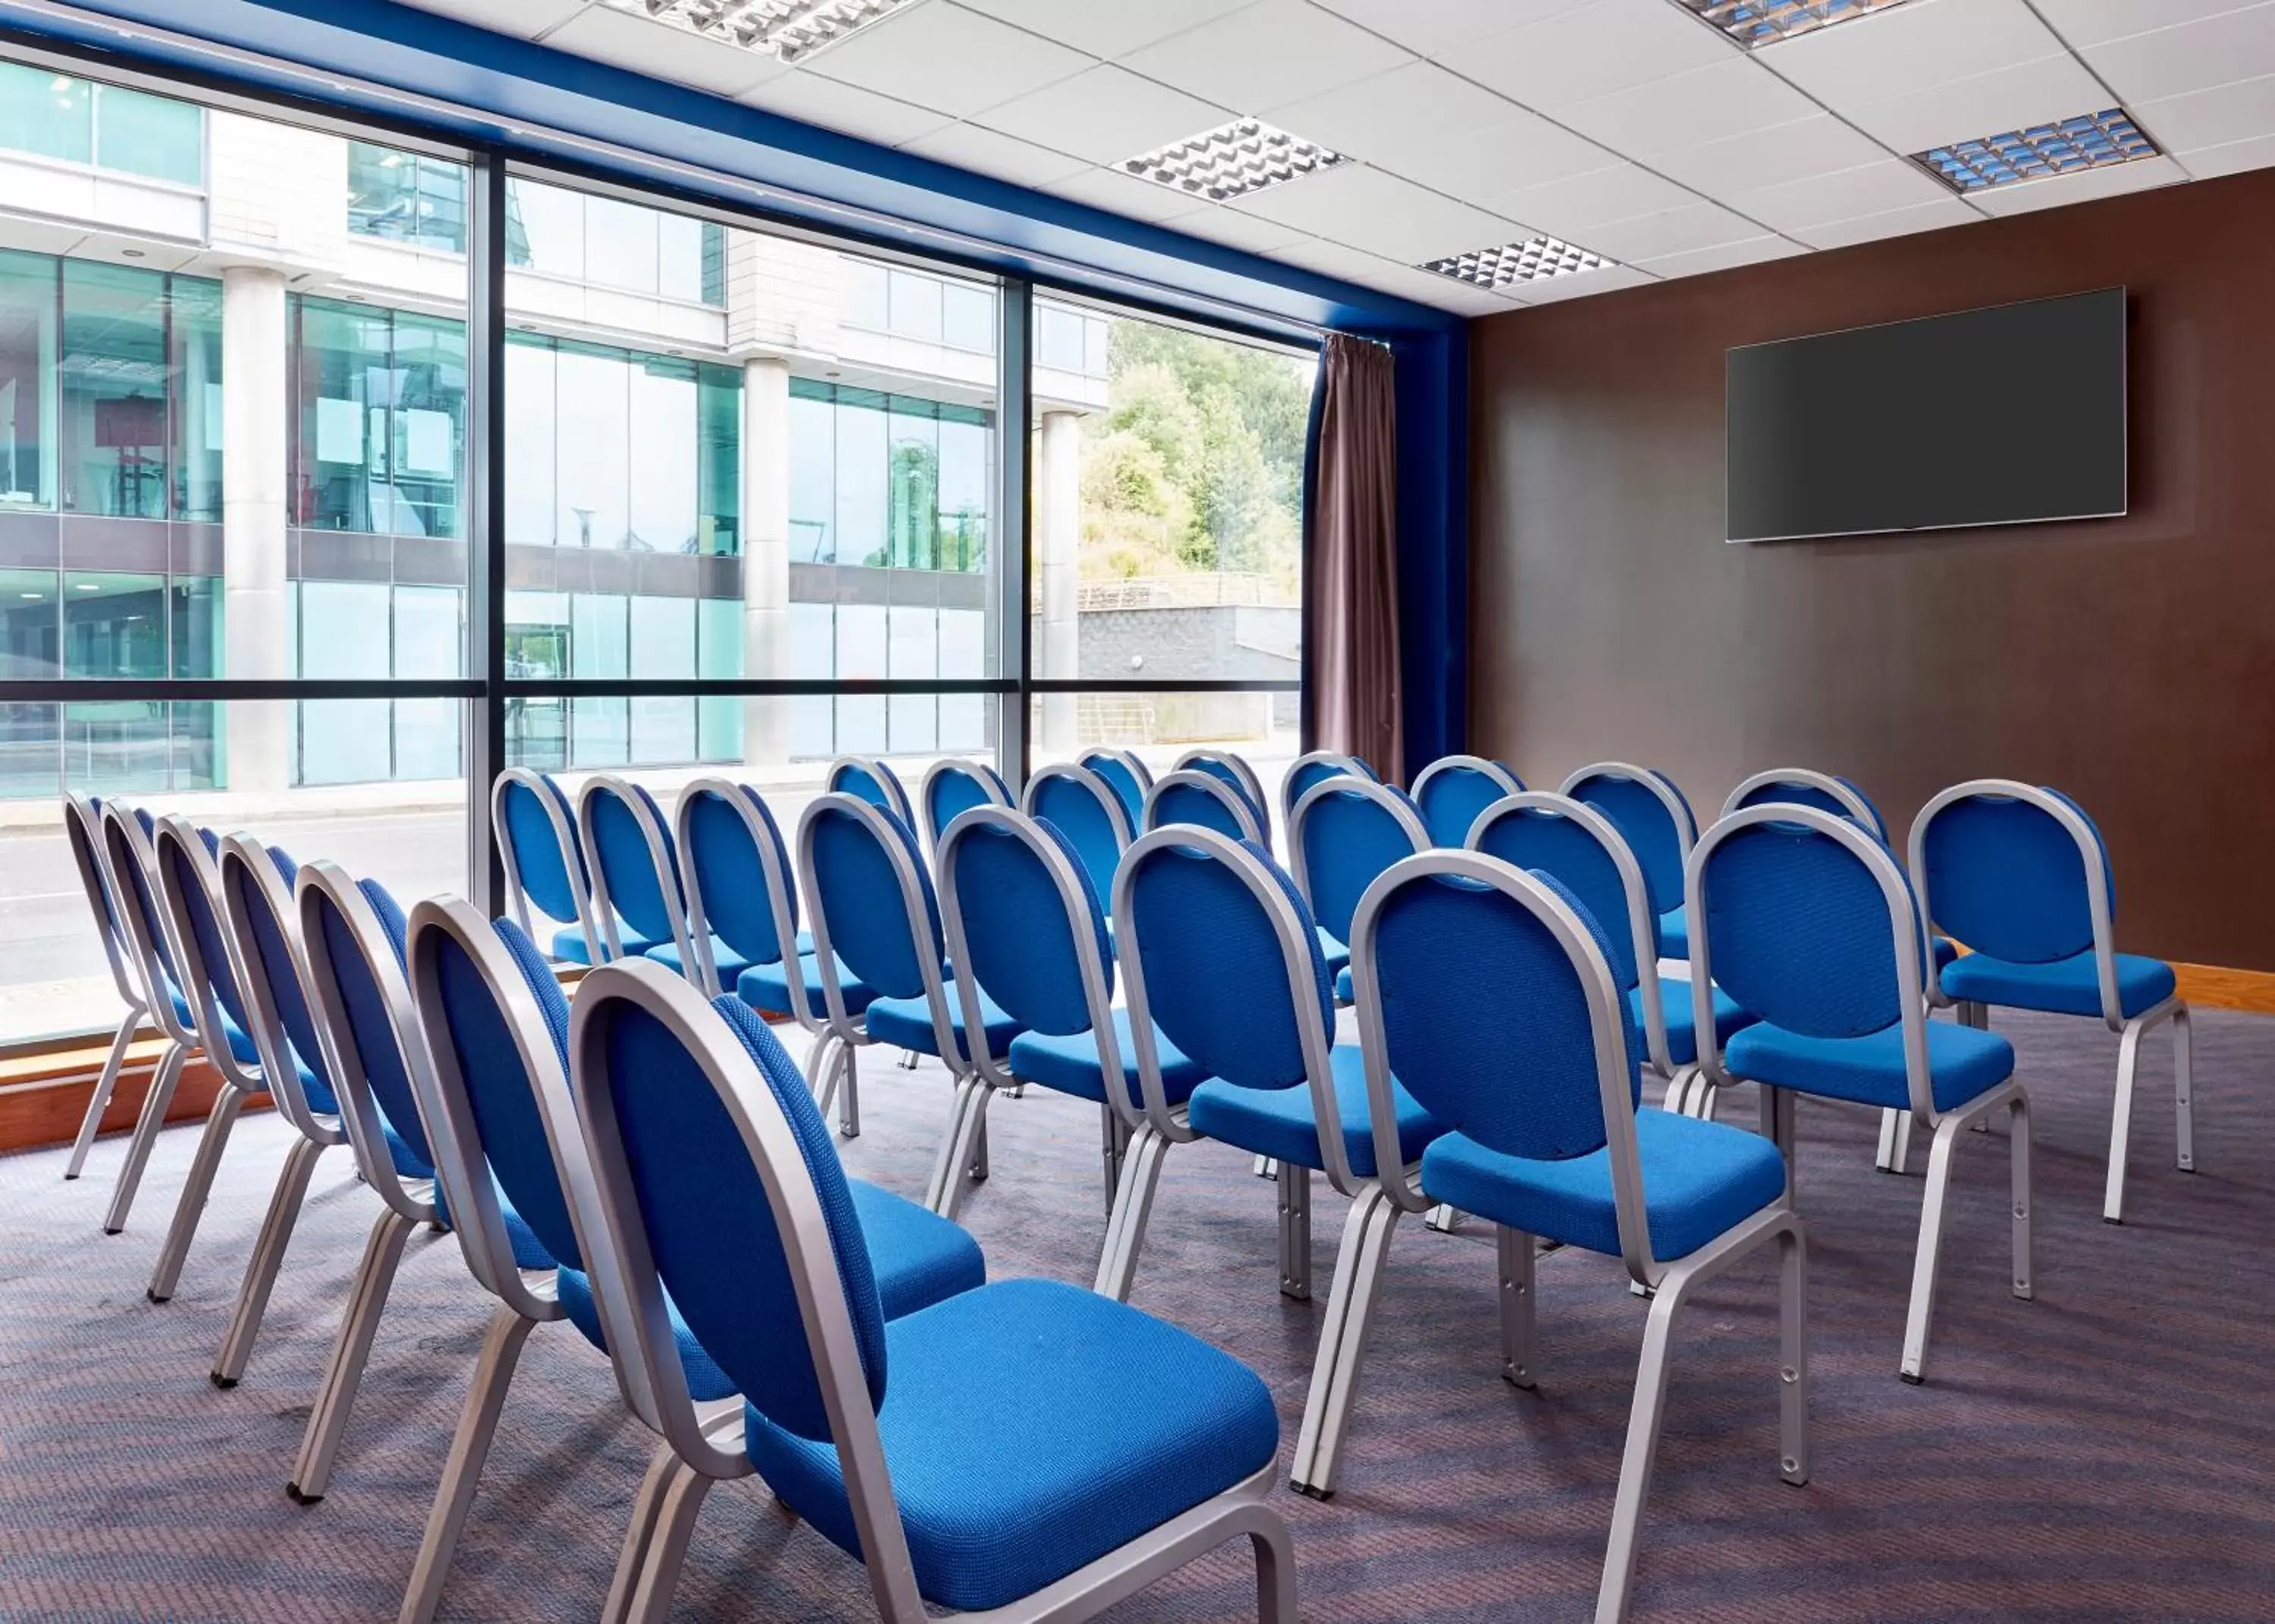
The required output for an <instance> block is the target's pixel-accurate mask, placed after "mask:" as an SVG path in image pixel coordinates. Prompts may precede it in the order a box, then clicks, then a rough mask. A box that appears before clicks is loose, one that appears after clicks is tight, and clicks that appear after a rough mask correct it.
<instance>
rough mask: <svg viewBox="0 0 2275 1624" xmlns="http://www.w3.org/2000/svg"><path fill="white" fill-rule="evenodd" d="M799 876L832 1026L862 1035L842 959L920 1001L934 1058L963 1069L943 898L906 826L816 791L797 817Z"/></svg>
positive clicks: (889, 994)
mask: <svg viewBox="0 0 2275 1624" xmlns="http://www.w3.org/2000/svg"><path fill="white" fill-rule="evenodd" d="M797 872H798V884H799V888H800V889H802V890H803V891H804V892H805V904H806V912H807V914H808V916H809V918H811V919H812V920H813V955H814V961H815V966H816V969H817V970H818V971H820V977H821V993H822V1002H823V1006H824V1008H826V1009H827V1011H828V1018H829V1024H830V1027H831V1029H832V1030H833V1031H835V1033H836V1034H837V1036H838V1037H840V1038H841V1039H843V1040H844V1041H846V1042H848V1043H864V1042H866V1041H867V1040H868V1039H867V1035H866V1033H865V1031H863V1030H862V1028H861V1026H860V1024H859V1023H858V1019H857V1018H856V1017H855V1016H852V1015H851V1014H850V1012H849V1011H848V1009H847V1008H846V1004H845V998H844V994H843V991H842V990H841V986H840V983H839V979H838V974H837V967H838V965H839V963H843V965H844V967H845V968H846V969H848V970H850V971H852V972H853V974H854V975H855V976H856V977H857V978H859V979H860V980H861V981H862V982H863V983H864V984H865V985H866V986H868V987H869V988H870V989H871V990H872V991H873V992H874V993H875V994H876V995H877V996H878V997H880V998H922V999H924V1000H925V1001H926V1003H927V1004H928V1005H929V1007H930V1008H931V1012H932V1017H933V1036H934V1038H935V1039H937V1040H938V1042H939V1045H940V1048H939V1054H940V1056H941V1060H942V1061H945V1062H946V1063H947V1064H948V1065H949V1069H951V1070H954V1071H956V1072H957V1073H958V1074H959V1075H961V1073H962V1072H963V1070H964V1051H963V1045H962V1044H961V1043H960V1042H958V1041H957V1038H956V1031H955V1029H954V1027H953V1025H952V1024H951V1023H950V1021H949V1012H948V990H947V980H946V978H945V977H944V976H943V975H942V974H941V963H942V961H943V960H944V959H945V957H946V956H947V949H946V947H945V945H944V939H943V938H942V936H941V925H940V903H939V900H938V898H937V896H936V895H934V893H933V883H932V872H931V871H930V870H929V869H928V868H927V867H926V865H925V861H924V857H923V854H922V853H920V852H919V851H918V850H917V837H916V835H914V834H913V833H912V832H911V830H910V828H909V826H908V825H907V824H905V823H903V822H902V821H901V820H900V819H898V818H896V817H895V816H894V815H893V814H892V813H891V812H888V811H886V810H885V809H884V808H883V807H881V806H879V805H877V804H874V803H873V802H870V801H865V800H863V799H861V798H860V797H858V796H852V795H845V794H830V795H825V796H821V797H817V798H816V799H814V800H813V801H812V802H809V803H808V804H807V805H806V809H805V814H804V815H803V816H802V817H801V818H799V820H798V825H797Z"/></svg>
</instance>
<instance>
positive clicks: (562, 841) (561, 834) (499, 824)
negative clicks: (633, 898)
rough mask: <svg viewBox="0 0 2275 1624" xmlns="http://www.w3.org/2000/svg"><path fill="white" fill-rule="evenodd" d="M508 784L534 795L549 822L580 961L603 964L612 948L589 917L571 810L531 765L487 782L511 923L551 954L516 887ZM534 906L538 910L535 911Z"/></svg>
mask: <svg viewBox="0 0 2275 1624" xmlns="http://www.w3.org/2000/svg"><path fill="white" fill-rule="evenodd" d="M509 785H518V786H519V787H520V788H522V789H526V790H528V791H529V792H530V793H531V794H533V795H534V796H535V797H537V804H539V805H540V806H541V807H543V808H544V809H545V820H546V821H547V822H548V823H549V824H551V825H552V826H553V839H554V842H555V844H556V849H557V850H559V852H560V854H561V867H562V872H563V873H564V874H566V875H567V876H568V878H569V896H570V900H571V902H572V903H574V904H575V905H576V909H577V917H576V918H573V919H571V920H570V921H569V923H570V924H571V925H575V926H576V927H577V928H578V930H579V931H580V932H582V933H584V937H585V957H586V963H591V964H601V963H607V962H608V958H609V957H610V956H612V949H611V948H610V945H609V941H608V938H607V937H606V936H604V934H603V933H602V931H601V927H600V925H598V924H597V923H596V921H595V920H594V918H593V896H592V892H591V889H590V888H589V887H588V885H587V883H586V872H585V859H584V855H583V850H584V849H583V847H582V846H581V845H580V844H579V836H578V831H577V827H576V825H575V824H574V823H572V822H571V818H572V817H573V815H574V813H573V812H572V811H571V810H569V809H564V808H563V806H562V804H561V802H560V800H559V798H558V797H556V795H555V794H554V792H553V788H552V786H551V785H549V784H548V783H547V782H546V779H545V774H542V773H540V772H539V771H537V770H536V769H535V768H534V767H507V768H505V769H503V771H502V772H500V773H499V774H498V775H497V778H496V780H495V782H493V783H492V784H491V785H490V828H491V830H492V831H493V832H494V834H495V837H496V840H497V849H498V857H499V860H500V861H501V862H503V864H504V865H505V894H506V897H507V899H508V901H509V903H510V904H511V906H512V908H513V922H514V923H515V924H516V925H519V926H521V932H522V934H523V935H525V936H526V937H528V938H529V939H530V940H532V941H533V942H536V943H537V947H538V950H539V951H540V952H541V953H544V954H545V955H546V956H547V957H548V958H549V957H551V956H552V953H551V950H550V947H549V942H548V940H546V939H540V937H539V935H538V933H537V932H536V931H535V930H534V929H533V928H532V927H531V925H530V923H529V910H530V903H529V893H528V892H527V891H525V890H524V889H523V888H522V883H521V857H520V853H519V852H518V850H516V849H515V847H514V842H513V828H512V826H511V825H510V823H508V822H507V820H506V815H505V797H506V789H507V787H508V786H509ZM540 912H542V910H540ZM544 917H545V918H548V919H549V918H552V917H553V916H552V915H550V914H546V915H545V916H544ZM548 937H549V933H548Z"/></svg>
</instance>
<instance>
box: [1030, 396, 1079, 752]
mask: <svg viewBox="0 0 2275 1624" xmlns="http://www.w3.org/2000/svg"><path fill="white" fill-rule="evenodd" d="M1081 558H1082V417H1081V414H1080V413H1078V412H1044V413H1043V433H1042V451H1041V457H1040V461H1039V465H1038V466H1037V469H1036V477H1035V568H1036V570H1038V571H1039V573H1040V575H1041V577H1042V585H1043V623H1042V626H1041V628H1040V630H1039V634H1038V636H1037V638H1036V639H1035V665H1034V670H1035V675H1036V676H1047V677H1059V678H1066V677H1074V676H1081V675H1082V651H1081V640H1080V639H1081V632H1080V628H1079V626H1078V625H1077V618H1076V616H1077V608H1076V602H1077V598H1076V588H1077V585H1080V579H1081V573H1082V563H1081ZM1042 708H1043V715H1042V727H1041V729H1040V731H1039V734H1038V736H1037V740H1036V742H1037V744H1039V745H1040V746H1041V748H1042V749H1044V750H1046V751H1049V752H1070V751H1072V750H1074V749H1076V748H1077V746H1079V745H1080V744H1082V743H1083V741H1082V740H1080V739H1077V737H1075V696H1074V695H1072V694H1070V693H1053V694H1045V695H1044V696H1043V707H1042Z"/></svg>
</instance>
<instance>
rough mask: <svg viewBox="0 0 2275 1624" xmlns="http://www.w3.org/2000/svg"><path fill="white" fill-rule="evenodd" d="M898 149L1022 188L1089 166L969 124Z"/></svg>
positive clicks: (1074, 159)
mask: <svg viewBox="0 0 2275 1624" xmlns="http://www.w3.org/2000/svg"><path fill="white" fill-rule="evenodd" d="M901 150H902V151H903V152H912V153H915V154H916V155H918V156H919V157H925V158H936V159H938V160H939V161H940V162H942V163H953V164H954V165H956V168H958V169H963V170H979V172H980V173H981V174H982V175H993V176H994V177H995V178H997V179H998V180H1009V181H1016V182H1017V184H1019V185H1023V186H1046V185H1049V184H1050V183H1051V182H1053V181H1054V180H1065V179H1068V178H1069V177H1072V176H1075V175H1079V174H1081V173H1082V172H1083V171H1084V170H1087V169H1089V168H1090V167H1091V166H1090V164H1089V163H1088V162H1085V160H1083V159H1081V158H1070V157H1069V156H1068V155H1066V154H1064V153H1062V152H1053V151H1052V150H1051V149H1050V148H1049V147H1038V146H1036V145H1035V144H1034V143H1033V142H1032V141H1022V140H1016V139H1014V138H1013V137H1011V136H1009V135H999V134H997V133H996V132H994V131H993V130H983V129H981V128H980V127H979V125H971V124H952V125H949V126H948V128H947V129H945V130H939V131H935V132H933V133H932V134H930V135H925V136H919V137H918V138H917V139H916V140H913V141H910V142H907V143H905V144H904V145H903V147H902V148H901Z"/></svg>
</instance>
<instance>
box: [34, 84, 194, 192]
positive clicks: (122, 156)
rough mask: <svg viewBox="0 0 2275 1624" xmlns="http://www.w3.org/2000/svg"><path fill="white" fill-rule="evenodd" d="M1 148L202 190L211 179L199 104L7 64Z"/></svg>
mask: <svg viewBox="0 0 2275 1624" xmlns="http://www.w3.org/2000/svg"><path fill="white" fill-rule="evenodd" d="M0 151H4V152H16V153H27V154H30V155H33V156H34V157H40V158H50V159H55V160H57V161H59V162H64V163H85V164H91V165H93V166H94V168H96V169H100V170H114V171H116V172H117V173H119V174H122V175H133V176H140V177H142V178H146V179H149V180H159V181H167V182H170V183H172V184H173V185H182V186H195V185H199V184H200V182H201V181H203V180H204V178H205V111H204V110H203V109H201V108H200V107H199V106H198V105H197V104H196V103H194V102H178V101H175V100H173V99H172V98H170V97H168V96H154V95H146V94H143V93H142V92H141V91H139V90H128V89H126V88H125V87H122V86H117V85H95V84H90V83H88V82H87V80H85V79H73V78H72V77H71V76H70V75H69V74H67V73H57V72H52V71H50V70H49V69H45V68H35V67H32V66H30V65H28V64H23V63H14V62H8V63H0Z"/></svg>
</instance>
